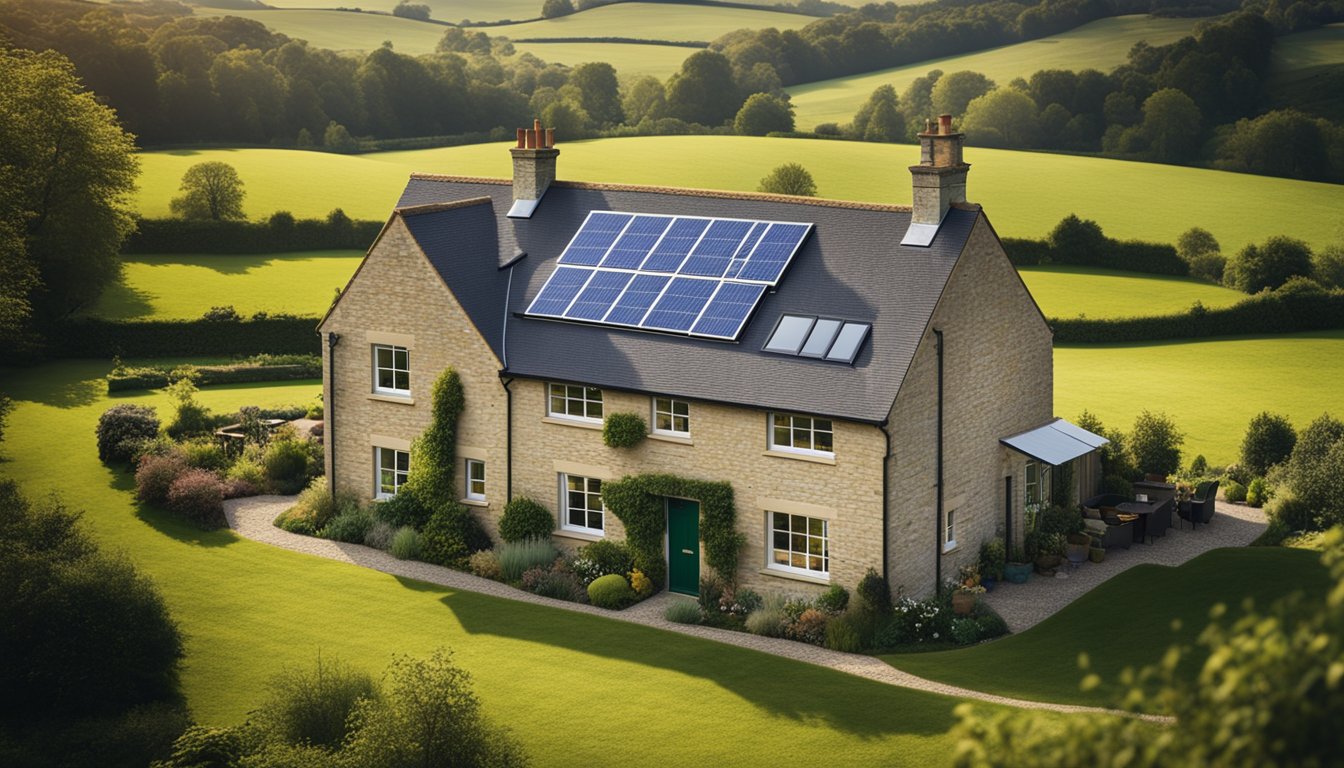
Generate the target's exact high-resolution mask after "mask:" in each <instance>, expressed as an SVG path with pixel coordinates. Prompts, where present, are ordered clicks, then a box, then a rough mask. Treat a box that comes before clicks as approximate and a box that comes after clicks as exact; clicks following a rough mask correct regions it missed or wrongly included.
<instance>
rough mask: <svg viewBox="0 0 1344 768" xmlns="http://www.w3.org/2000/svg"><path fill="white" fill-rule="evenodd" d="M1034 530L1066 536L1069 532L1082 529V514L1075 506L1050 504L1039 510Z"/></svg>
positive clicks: (1043, 533)
mask: <svg viewBox="0 0 1344 768" xmlns="http://www.w3.org/2000/svg"><path fill="white" fill-rule="evenodd" d="M1036 530H1038V531H1040V532H1041V534H1042V535H1045V536H1051V535H1054V534H1062V535H1064V536H1067V535H1069V534H1070V533H1079V532H1081V531H1082V530H1083V516H1082V514H1081V513H1080V512H1079V511H1078V509H1077V508H1076V507H1074V508H1067V507H1063V506H1060V505H1059V504H1051V505H1050V506H1048V507H1045V508H1044V509H1042V510H1041V512H1040V518H1039V519H1038V521H1037V523H1036Z"/></svg>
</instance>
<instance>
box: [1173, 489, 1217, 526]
mask: <svg viewBox="0 0 1344 768" xmlns="http://www.w3.org/2000/svg"><path fill="white" fill-rule="evenodd" d="M1217 498H1218V481H1217V480H1214V481H1213V482H1203V483H1200V484H1199V485H1198V486H1197V487H1196V488H1195V495H1194V496H1192V497H1191V498H1190V500H1189V501H1182V502H1181V507H1180V510H1178V512H1177V514H1179V515H1180V516H1181V519H1182V520H1189V521H1190V527H1192V528H1193V527H1194V526H1196V525H1199V524H1200V523H1204V524H1205V525H1208V523H1209V521H1210V520H1212V519H1213V512H1214V507H1215V506H1216V503H1217Z"/></svg>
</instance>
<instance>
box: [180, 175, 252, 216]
mask: <svg viewBox="0 0 1344 768" xmlns="http://www.w3.org/2000/svg"><path fill="white" fill-rule="evenodd" d="M178 191H179V192H181V193H182V196H181V197H175V198H173V199H172V201H171V202H170V203H169V204H168V207H169V208H171V209H172V211H173V213H175V214H177V215H178V216H181V217H182V218H184V219H214V220H215V221H227V220H235V219H244V218H246V216H244V215H243V195H244V194H246V193H245V192H244V191H243V180H242V179H240V178H239V177H238V171H236V170H234V168H233V166H232V165H229V164H228V163H222V162H219V161H218V160H211V161H209V162H205V163H197V164H196V165H193V166H191V167H190V168H188V169H187V172H186V173H184V174H182V186H181V187H180V188H179V189H178Z"/></svg>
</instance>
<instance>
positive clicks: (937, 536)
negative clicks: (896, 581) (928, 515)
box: [933, 328, 943, 596]
mask: <svg viewBox="0 0 1344 768" xmlns="http://www.w3.org/2000/svg"><path fill="white" fill-rule="evenodd" d="M933 335H934V338H935V340H936V341H937V350H938V441H937V446H938V448H937V457H936V460H937V463H938V468H937V470H936V472H937V481H938V496H937V501H936V506H937V525H938V529H937V530H936V531H935V532H934V549H933V552H934V555H933V578H934V582H935V583H934V589H935V591H936V593H937V594H938V595H939V596H941V595H942V594H943V331H942V329H941V328H934V329H933Z"/></svg>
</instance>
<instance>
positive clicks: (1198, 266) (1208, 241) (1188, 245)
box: [1176, 227, 1227, 283]
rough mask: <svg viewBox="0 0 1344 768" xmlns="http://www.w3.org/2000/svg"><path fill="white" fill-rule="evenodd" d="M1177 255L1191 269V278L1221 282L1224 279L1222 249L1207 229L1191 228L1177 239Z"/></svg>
mask: <svg viewBox="0 0 1344 768" xmlns="http://www.w3.org/2000/svg"><path fill="white" fill-rule="evenodd" d="M1176 254H1177V255H1178V256H1180V257H1181V260H1182V261H1184V262H1185V263H1186V265H1187V266H1189V267H1190V276H1191V277H1198V278H1200V279H1201V280H1209V281H1212V282H1215V283H1216V282H1220V281H1222V279H1223V266H1224V264H1225V263H1226V261H1227V260H1226V259H1224V258H1223V254H1222V249H1221V247H1220V246H1219V245H1218V240H1217V239H1216V238H1214V236H1213V235H1212V234H1211V233H1210V232H1209V231H1208V230H1206V229H1200V228H1199V227H1191V228H1190V229H1187V230H1186V231H1185V232H1184V233H1182V234H1181V236H1180V237H1178V238H1176Z"/></svg>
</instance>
